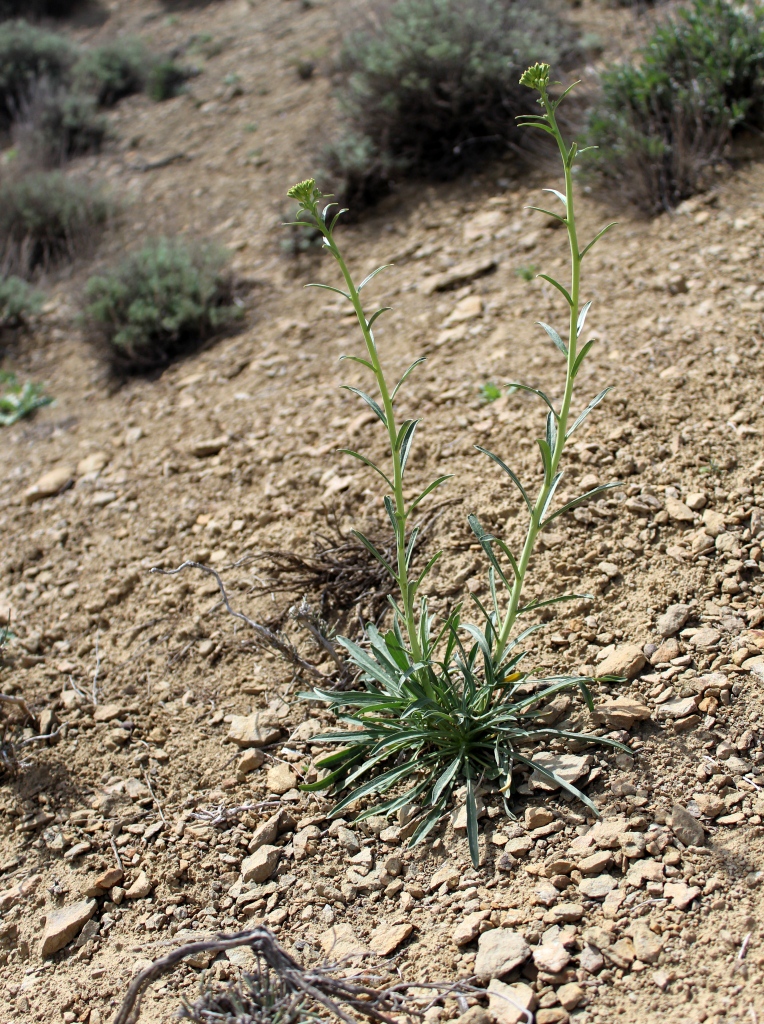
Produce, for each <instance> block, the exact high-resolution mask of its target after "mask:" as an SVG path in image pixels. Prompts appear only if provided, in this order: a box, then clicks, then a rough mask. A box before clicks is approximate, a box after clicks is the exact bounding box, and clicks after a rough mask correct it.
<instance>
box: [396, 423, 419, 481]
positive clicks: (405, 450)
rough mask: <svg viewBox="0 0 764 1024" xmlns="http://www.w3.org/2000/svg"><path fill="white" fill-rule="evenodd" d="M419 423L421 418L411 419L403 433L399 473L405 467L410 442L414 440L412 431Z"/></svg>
mask: <svg viewBox="0 0 764 1024" xmlns="http://www.w3.org/2000/svg"><path fill="white" fill-rule="evenodd" d="M419 423H421V420H411V422H410V424H409V427H408V429H407V430H406V433H405V434H404V435H403V440H402V441H401V475H402V474H403V471H404V470H405V468H406V462H407V461H408V457H409V452H410V451H411V442H412V441H413V440H414V431H415V430H416V428H417V426H418V424H419Z"/></svg>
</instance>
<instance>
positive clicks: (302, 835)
mask: <svg viewBox="0 0 764 1024" xmlns="http://www.w3.org/2000/svg"><path fill="white" fill-rule="evenodd" d="M320 838H321V829H320V828H319V827H318V825H306V826H305V828H301V829H300V831H299V832H296V833H295V836H294V839H293V840H292V848H293V850H294V859H295V860H296V861H301V860H307V858H308V857H312V856H313V854H314V853H318V848H319V840H320ZM250 846H251V844H250Z"/></svg>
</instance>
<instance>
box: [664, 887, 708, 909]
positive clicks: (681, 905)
mask: <svg viewBox="0 0 764 1024" xmlns="http://www.w3.org/2000/svg"><path fill="white" fill-rule="evenodd" d="M663 895H664V896H665V897H666V899H667V900H671V903H672V905H673V906H675V907H676V908H677V910H687V908H688V907H689V905H690V904H691V903H692V901H693V900H696V899H697V898H698V896H700V889H699V888H698V887H697V885H687V884H686V883H685V882H666V884H665V885H664V887H663Z"/></svg>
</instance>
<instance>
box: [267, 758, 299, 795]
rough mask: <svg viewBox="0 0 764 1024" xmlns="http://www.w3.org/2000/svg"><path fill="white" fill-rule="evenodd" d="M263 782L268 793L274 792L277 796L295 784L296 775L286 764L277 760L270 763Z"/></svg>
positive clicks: (286, 791) (292, 787)
mask: <svg viewBox="0 0 764 1024" xmlns="http://www.w3.org/2000/svg"><path fill="white" fill-rule="evenodd" d="M265 783H266V786H267V788H268V792H269V793H276V794H277V795H278V796H281V795H283V794H284V793H288V792H289V790H290V789H294V787H295V786H296V785H297V776H296V775H295V773H294V772H293V771H292V769H291V768H290V767H289V765H288V764H283V763H282V762H280V761H279V762H278V763H277V764H274V765H271V767H270V768H269V769H268V772H267V774H266V777H265Z"/></svg>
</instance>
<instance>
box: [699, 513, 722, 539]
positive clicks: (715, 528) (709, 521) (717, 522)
mask: <svg viewBox="0 0 764 1024" xmlns="http://www.w3.org/2000/svg"><path fill="white" fill-rule="evenodd" d="M703 525H704V526H705V528H706V532H707V533H709V534H710V535H711V536H712V537H718V536H719V534H720V533H724V530H725V528H726V523H725V518H724V516H723V515H722V513H721V512H714V511H713V509H710V508H707V509H706V511H705V512H704V513H703Z"/></svg>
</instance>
